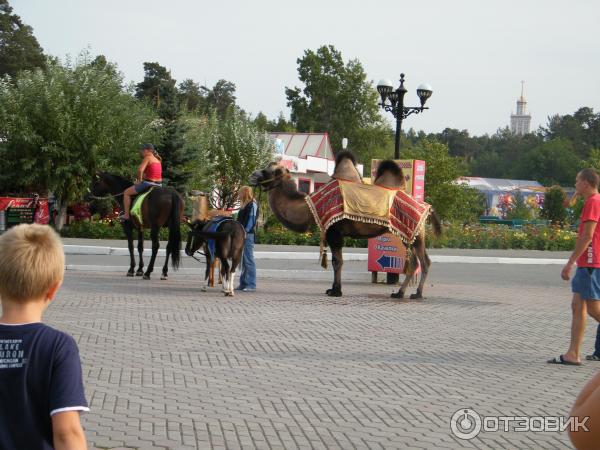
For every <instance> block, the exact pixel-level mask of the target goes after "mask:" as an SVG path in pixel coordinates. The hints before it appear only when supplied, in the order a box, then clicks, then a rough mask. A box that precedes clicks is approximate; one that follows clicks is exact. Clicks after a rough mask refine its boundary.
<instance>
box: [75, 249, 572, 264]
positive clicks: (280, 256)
mask: <svg viewBox="0 0 600 450" xmlns="http://www.w3.org/2000/svg"><path fill="white" fill-rule="evenodd" d="M64 249H65V254H66V255H105V256H106V255H109V256H129V250H127V249H126V248H123V247H101V246H92V245H65V246H64ZM329 253H330V252H329ZM151 255H152V251H151V250H150V249H145V250H144V256H151ZM165 255H166V251H165V249H159V250H158V256H165ZM183 256H184V257H186V258H189V257H188V256H187V255H185V254H183ZM330 256H331V255H330ZM136 257H137V252H136ZM254 258H255V259H261V260H303V261H304V260H305V261H318V260H319V253H318V252H264V251H263V252H260V251H259V252H254ZM368 258H369V255H368V254H367V253H344V261H367V260H368ZM430 258H431V261H433V262H437V263H459V264H533V265H563V264H566V262H567V260H566V259H560V258H510V257H497V256H458V255H456V256H455V255H430ZM98 267H100V266H98Z"/></svg>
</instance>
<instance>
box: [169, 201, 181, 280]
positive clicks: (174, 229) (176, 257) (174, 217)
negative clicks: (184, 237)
mask: <svg viewBox="0 0 600 450" xmlns="http://www.w3.org/2000/svg"><path fill="white" fill-rule="evenodd" d="M171 200H172V201H171V220H169V241H168V243H167V245H168V246H169V248H170V249H171V267H173V269H174V270H177V269H179V261H180V259H181V228H180V225H181V224H180V222H181V216H180V214H179V210H180V209H181V197H179V194H178V193H177V192H176V191H173V192H172V193H171Z"/></svg>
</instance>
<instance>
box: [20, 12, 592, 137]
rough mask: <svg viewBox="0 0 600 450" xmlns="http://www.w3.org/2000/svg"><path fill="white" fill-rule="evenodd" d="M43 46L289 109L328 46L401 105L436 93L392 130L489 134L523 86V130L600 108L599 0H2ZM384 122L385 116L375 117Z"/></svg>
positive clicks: (241, 101) (135, 74) (250, 106)
mask: <svg viewBox="0 0 600 450" xmlns="http://www.w3.org/2000/svg"><path fill="white" fill-rule="evenodd" d="M9 2H10V4H11V6H12V7H13V9H14V12H15V13H16V14H18V15H20V16H21V18H22V20H23V21H24V22H25V23H27V24H28V25H31V26H32V27H33V29H34V34H35V36H36V37H37V39H38V41H39V42H40V45H41V46H42V47H43V48H44V51H45V53H47V54H50V55H54V56H59V57H61V58H64V57H65V56H66V55H71V56H76V55H77V54H79V53H80V52H81V51H82V50H84V49H86V48H89V49H90V51H91V53H92V54H103V55H105V56H106V57H107V58H108V59H109V60H110V61H112V62H115V63H117V65H118V67H119V69H120V70H121V71H122V72H123V74H124V75H125V79H126V80H128V81H134V82H139V81H141V80H142V78H143V63H144V62H145V61H151V62H154V61H155V62H159V63H160V64H161V65H163V66H166V67H167V68H168V69H169V70H170V71H171V74H172V76H173V78H175V79H176V80H178V82H179V81H182V80H184V79H186V78H192V79H194V80H195V81H197V82H199V83H200V84H204V85H206V86H209V87H212V86H213V85H214V84H215V83H216V82H217V81H218V80H219V79H222V78H223V79H226V80H229V81H232V82H234V83H235V85H236V87H237V92H236V95H237V98H238V105H239V106H241V107H242V108H244V109H245V110H246V111H248V112H250V113H252V114H254V115H256V114H257V113H258V112H260V111H262V112H263V113H265V114H266V115H267V117H269V118H275V117H276V116H277V115H278V114H279V112H280V111H282V112H283V113H284V114H285V115H286V116H287V117H289V113H290V110H289V108H288V107H287V106H286V103H287V102H286V97H285V87H286V86H287V87H293V86H299V87H300V86H302V85H301V83H300V82H299V80H298V73H297V61H296V60H297V59H298V58H300V57H301V56H302V55H303V52H304V51H305V50H306V49H312V50H316V49H317V48H318V47H320V46H321V45H329V44H331V45H334V46H335V47H336V48H337V49H338V50H339V51H341V53H342V56H343V58H344V60H346V61H347V60H349V59H358V60H359V61H360V62H361V64H362V65H363V67H364V69H365V72H366V73H367V77H368V79H369V80H371V81H373V83H374V85H376V84H377V82H378V81H379V80H380V79H382V78H389V79H391V80H392V81H394V85H395V86H397V85H398V81H397V80H398V79H399V76H400V73H401V72H403V73H405V80H406V81H405V87H406V88H407V89H408V91H409V92H408V93H407V94H406V97H405V104H406V105H408V106H418V104H419V102H418V98H417V95H416V92H415V90H416V88H417V86H418V85H419V84H420V83H423V82H427V83H429V84H430V85H431V86H432V88H433V95H432V97H431V98H430V99H429V101H428V106H429V107H430V110H428V111H425V112H423V113H422V114H419V115H413V116H410V117H409V118H408V119H407V120H406V121H405V122H404V125H403V129H405V130H406V129H408V128H411V127H412V128H414V129H415V130H417V131H418V130H423V131H425V132H427V133H429V132H440V131H442V130H443V129H444V128H446V127H450V128H457V129H460V130H463V129H466V130H468V131H469V133H470V134H471V135H481V134H484V133H488V134H493V133H495V132H496V131H497V130H498V129H499V128H502V127H505V126H507V125H509V123H510V114H511V112H514V111H515V110H516V101H517V98H518V97H519V96H520V94H521V80H524V81H525V98H526V100H527V102H528V104H527V108H528V111H529V112H530V113H531V115H532V129H536V128H537V127H538V126H540V125H542V126H543V125H545V124H546V123H547V118H548V116H551V115H554V114H561V115H564V114H572V113H573V112H575V111H576V110H577V109H578V108H580V107H582V106H589V107H592V108H594V110H595V111H596V112H600V38H599V37H598V24H600V2H598V1H597V0H572V1H569V2H565V1H564V0H544V1H542V0H486V1H482V0H453V1H448V0H434V1H428V0H420V1H417V0H383V1H377V0H374V1H371V2H367V1H364V0H363V1H360V0H318V1H317V0H303V1H296V2H291V1H288V0H254V1H250V0H221V1H203V0H170V1H168V2H166V1H157V0H102V1H100V0H52V1H48V0H9ZM383 114H384V115H385V116H387V118H388V119H390V121H391V119H392V116H391V114H390V113H383Z"/></svg>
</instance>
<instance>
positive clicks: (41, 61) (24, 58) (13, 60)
mask: <svg viewBox="0 0 600 450" xmlns="http://www.w3.org/2000/svg"><path fill="white" fill-rule="evenodd" d="M12 11H13V9H12V8H11V7H10V5H9V4H8V0H0V76H3V75H10V76H11V77H14V76H16V75H17V73H19V72H20V71H21V70H30V69H35V68H36V67H44V66H45V63H46V59H45V57H44V54H43V53H42V48H41V47H40V44H39V43H38V41H37V39H36V38H35V36H34V35H33V29H32V28H31V27H30V26H29V25H25V24H24V23H23V22H21V18H20V17H19V16H17V15H16V14H13V13H12Z"/></svg>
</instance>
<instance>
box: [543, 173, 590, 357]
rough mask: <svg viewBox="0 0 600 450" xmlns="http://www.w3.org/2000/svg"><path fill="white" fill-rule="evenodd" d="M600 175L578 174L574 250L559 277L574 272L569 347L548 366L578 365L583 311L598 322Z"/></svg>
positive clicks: (583, 326) (584, 317)
mask: <svg viewBox="0 0 600 450" xmlns="http://www.w3.org/2000/svg"><path fill="white" fill-rule="evenodd" d="M599 183H600V176H598V173H597V172H596V171H595V170H594V169H584V170H582V171H581V172H579V173H578V174H577V178H576V179H575V191H576V192H577V194H578V195H580V196H581V197H583V198H584V199H585V204H584V206H583V211H582V212H581V222H580V224H579V232H578V234H577V243H576V244H575V250H573V253H572V254H571V257H570V258H569V261H568V262H567V264H566V265H565V267H563V269H562V272H561V274H560V276H561V277H562V279H563V280H569V278H571V271H572V269H573V264H575V262H577V270H576V272H575V276H574V277H573V281H572V282H571V290H572V291H573V302H572V305H571V306H572V310H573V318H572V321H571V345H570V346H569V350H567V352H566V353H565V354H564V355H560V356H557V357H556V358H553V359H551V360H549V361H548V362H549V363H550V364H564V365H571V366H580V365H581V355H580V348H581V344H582V343H583V335H584V332H585V320H586V312H587V314H589V315H590V316H592V317H593V318H594V319H596V320H597V321H599V322H600V227H599V226H596V225H597V224H598V221H600V194H599V193H598V184H599Z"/></svg>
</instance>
